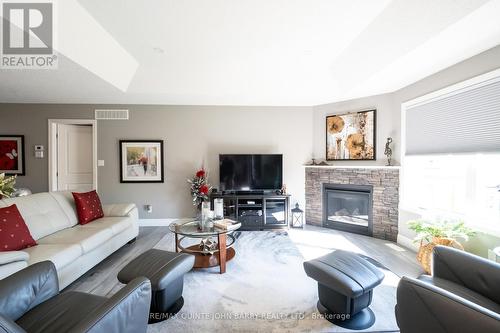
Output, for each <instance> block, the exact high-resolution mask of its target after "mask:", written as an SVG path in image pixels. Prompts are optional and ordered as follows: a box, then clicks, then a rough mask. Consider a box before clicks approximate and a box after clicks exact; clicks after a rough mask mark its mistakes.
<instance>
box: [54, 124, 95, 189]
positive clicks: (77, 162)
mask: <svg viewBox="0 0 500 333" xmlns="http://www.w3.org/2000/svg"><path fill="white" fill-rule="evenodd" d="M56 138H57V139H56V140H57V173H56V176H57V190H58V191H63V190H72V191H90V190H92V189H94V185H93V179H94V175H93V170H94V168H93V152H92V147H93V145H92V126H91V125H66V124H57V136H56Z"/></svg>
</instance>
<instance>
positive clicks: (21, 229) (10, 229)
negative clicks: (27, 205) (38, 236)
mask: <svg viewBox="0 0 500 333" xmlns="http://www.w3.org/2000/svg"><path fill="white" fill-rule="evenodd" d="M34 245H36V242H35V240H34V239H33V237H31V234H30V231H29V229H28V227H27V226H26V223H25V222H24V219H23V217H22V216H21V214H20V213H19V210H18V209H17V206H16V205H15V204H14V205H12V206H8V207H4V208H0V251H18V250H22V249H25V248H27V247H30V246H34Z"/></svg>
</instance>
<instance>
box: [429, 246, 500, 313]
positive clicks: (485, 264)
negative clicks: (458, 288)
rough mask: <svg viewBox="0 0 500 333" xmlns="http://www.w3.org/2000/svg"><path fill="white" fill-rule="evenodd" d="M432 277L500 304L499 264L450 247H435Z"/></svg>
mask: <svg viewBox="0 0 500 333" xmlns="http://www.w3.org/2000/svg"><path fill="white" fill-rule="evenodd" d="M432 262H433V264H432V275H433V276H435V277H438V278H441V279H445V280H448V281H452V282H454V283H457V284H460V285H462V286H465V287H467V289H471V290H473V291H475V292H477V293H479V294H481V295H483V296H484V297H487V298H489V299H491V300H493V301H495V302H496V303H498V304H500V283H498V281H499V280H500V264H498V263H495V262H493V261H490V260H488V259H484V258H481V257H479V256H476V255H473V254H471V253H467V252H464V251H460V250H457V249H454V248H451V247H446V246H436V247H435V248H434V252H433V257H432Z"/></svg>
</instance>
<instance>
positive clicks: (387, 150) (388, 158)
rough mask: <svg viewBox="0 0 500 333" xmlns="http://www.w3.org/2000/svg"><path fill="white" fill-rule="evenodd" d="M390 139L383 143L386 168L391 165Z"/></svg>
mask: <svg viewBox="0 0 500 333" xmlns="http://www.w3.org/2000/svg"><path fill="white" fill-rule="evenodd" d="M391 143H392V138H391V137H388V138H387V142H386V143H385V151H384V155H385V156H387V166H391V165H392V148H391Z"/></svg>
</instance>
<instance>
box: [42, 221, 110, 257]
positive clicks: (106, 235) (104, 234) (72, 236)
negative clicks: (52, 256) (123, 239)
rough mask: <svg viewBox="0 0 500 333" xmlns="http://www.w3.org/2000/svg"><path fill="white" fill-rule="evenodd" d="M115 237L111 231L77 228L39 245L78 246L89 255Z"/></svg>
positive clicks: (52, 237)
mask: <svg viewBox="0 0 500 333" xmlns="http://www.w3.org/2000/svg"><path fill="white" fill-rule="evenodd" d="M111 237H113V232H112V231H111V229H109V228H106V229H101V228H84V226H80V225H78V226H76V227H73V228H69V229H65V230H62V231H59V232H56V233H55V234H52V235H50V236H47V237H44V238H42V239H40V240H39V241H38V244H78V245H80V246H81V248H82V251H83V253H88V252H90V251H92V250H93V249H95V248H96V247H99V246H100V245H102V244H104V243H105V242H106V241H107V240H109V239H110V238H111Z"/></svg>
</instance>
